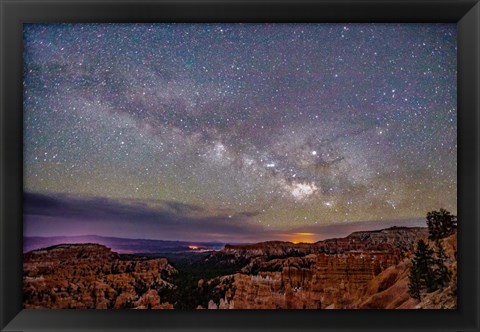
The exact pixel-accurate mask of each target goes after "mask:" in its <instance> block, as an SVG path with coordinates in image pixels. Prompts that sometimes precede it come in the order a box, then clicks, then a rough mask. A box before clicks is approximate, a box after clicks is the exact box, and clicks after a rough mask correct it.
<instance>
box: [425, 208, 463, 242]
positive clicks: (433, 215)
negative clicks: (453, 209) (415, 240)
mask: <svg viewBox="0 0 480 332" xmlns="http://www.w3.org/2000/svg"><path fill="white" fill-rule="evenodd" d="M427 226H428V233H429V236H428V238H429V239H430V240H438V239H442V238H444V237H447V236H449V235H450V234H452V232H453V230H454V229H455V228H456V227H457V217H456V216H454V215H453V214H451V213H450V212H448V211H447V210H445V209H440V211H431V212H428V213H427Z"/></svg>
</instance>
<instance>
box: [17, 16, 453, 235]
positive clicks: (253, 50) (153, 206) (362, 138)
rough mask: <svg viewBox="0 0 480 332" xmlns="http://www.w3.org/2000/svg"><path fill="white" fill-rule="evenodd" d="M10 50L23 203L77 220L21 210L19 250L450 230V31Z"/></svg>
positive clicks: (176, 28)
mask: <svg viewBox="0 0 480 332" xmlns="http://www.w3.org/2000/svg"><path fill="white" fill-rule="evenodd" d="M24 46H25V52H24V60H25V61H24V143H25V144H24V167H25V169H24V183H25V192H26V193H27V194H29V195H31V196H34V197H37V198H38V197H41V199H43V200H47V201H55V202H56V204H57V205H58V204H63V205H62V206H69V205H68V204H70V205H71V206H72V211H73V212H75V211H77V212H75V213H73V212H72V213H69V210H68V209H65V211H63V210H62V213H61V214H60V213H57V214H56V213H53V212H48V210H45V211H43V210H42V211H43V215H42V214H40V213H38V211H37V212H35V211H31V215H30V217H29V218H26V232H27V233H28V234H29V235H35V234H37V233H38V234H41V235H51V234H56V233H55V230H61V231H59V232H61V233H62V234H67V233H68V232H69V230H71V232H72V233H75V234H77V233H83V234H85V233H101V234H102V235H108V234H115V235H122V236H129V235H131V236H137V237H138V236H141V237H148V238H170V237H175V238H179V239H190V238H195V237H197V238H201V239H207V240H210V239H215V240H225V241H227V240H237V241H249V240H251V239H253V238H255V239H270V238H272V237H279V238H281V237H282V236H283V234H285V232H286V233H288V232H289V231H291V230H305V229H307V230H310V231H312V230H315V229H316V228H315V227H321V226H322V227H323V226H328V227H332V225H336V224H343V223H353V224H355V223H357V222H373V221H379V222H382V221H385V222H388V221H392V220H412V219H419V218H420V219H421V218H424V216H425V215H426V213H427V212H428V211H430V210H432V209H439V208H441V207H443V208H447V209H448V210H450V211H451V212H453V213H456V209H457V190H456V185H457V180H456V172H457V158H456V154H457V135H456V131H457V112H456V26H455V25H454V24H74V25H66V24H49V25H40V24H30V25H26V26H25V29H24ZM92 202H95V204H94V205H95V207H96V208H97V209H100V210H101V206H102V203H99V202H104V203H105V204H106V205H109V206H116V205H114V204H118V206H119V207H118V208H119V209H120V210H122V207H123V208H124V209H127V210H128V211H130V212H131V211H134V213H133V214H132V213H126V214H124V215H123V217H122V214H121V213H116V214H115V213H111V212H112V211H111V210H108V211H100V212H102V213H101V214H103V215H104V218H101V217H97V218H94V217H93V216H92V215H91V214H85V215H82V213H80V212H78V211H80V210H82V209H81V208H79V206H83V209H84V210H87V208H88V207H89V206H90V205H91V203H92ZM89 204H90V205H89ZM34 205H35V204H34ZM37 205H39V204H37ZM54 205H55V204H54ZM99 206H100V207H99ZM52 209H53V208H52ZM142 211H143V212H142ZM145 211H147V212H148V213H146V212H145ZM165 211H169V214H167V216H166V215H165ZM70 214H71V215H70ZM39 215H40V216H39ZM126 215H128V218H126V217H125V216H126ZM173 215H174V216H175V217H172V216H173ZM32 216H37V217H36V218H34V217H32ZM38 216H39V217H38ZM163 217H165V218H163ZM127 219H128V220H127ZM166 219H168V222H164V220H166ZM46 220H48V221H46ZM66 220H67V221H68V223H67V222H66ZM172 220H175V222H172ZM81 222H84V223H85V222H87V224H88V222H90V223H89V224H88V225H90V226H88V227H89V228H88V229H83V230H82V226H81V224H80V223H81ZM67 224H68V227H67V226H65V225H67ZM84 225H85V224H84ZM192 225H194V227H192ZM202 225H204V226H202ZM62 227H64V228H62ZM83 227H86V226H83ZM202 227H203V228H202ZM318 229H321V228H318ZM73 230H75V231H73ZM189 230H190V231H189ZM255 234H256V235H258V234H261V235H258V236H257V237H255V236H256V235H255ZM305 234H308V233H305ZM312 234H316V233H315V232H314V231H313V233H312Z"/></svg>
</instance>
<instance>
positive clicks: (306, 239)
mask: <svg viewBox="0 0 480 332" xmlns="http://www.w3.org/2000/svg"><path fill="white" fill-rule="evenodd" d="M315 235H316V234H315V233H293V234H292V240H290V242H292V243H293V244H298V243H314V242H315V240H314V239H313V238H312V237H313V236H315Z"/></svg>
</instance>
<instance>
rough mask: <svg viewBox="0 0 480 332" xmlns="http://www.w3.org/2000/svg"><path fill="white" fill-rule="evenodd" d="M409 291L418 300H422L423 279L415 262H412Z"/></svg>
mask: <svg viewBox="0 0 480 332" xmlns="http://www.w3.org/2000/svg"><path fill="white" fill-rule="evenodd" d="M408 281H409V283H408V293H409V294H410V296H411V297H413V298H414V299H415V300H417V301H419V302H420V301H421V300H422V297H421V294H420V291H421V289H422V280H421V275H420V270H419V269H418V266H417V264H416V263H415V262H413V263H412V267H411V268H410V274H409V275H408Z"/></svg>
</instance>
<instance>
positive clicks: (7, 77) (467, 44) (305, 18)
mask: <svg viewBox="0 0 480 332" xmlns="http://www.w3.org/2000/svg"><path fill="white" fill-rule="evenodd" d="M0 11H1V16H0V22H1V68H0V73H1V89H0V102H1V111H0V123H1V129H0V133H1V148H0V160H1V164H0V171H1V172H0V177H1V178H0V183H1V192H0V198H1V199H0V212H1V215H0V216H1V221H0V236H1V239H0V264H1V274H0V328H1V330H2V331H34V330H35V331H90V330H105V331H113V330H115V331H117V330H118V331H129V330H130V331H133V330H138V331H145V330H148V331H151V330H156V331H187V330H188V331H196V330H199V331H200V330H231V331H240V330H248V331H273V330H282V331H302V330H305V331H307V330H308V331H313V330H315V331H414V330H419V331H480V330H479V326H480V324H479V316H478V313H479V311H480V307H479V290H480V275H479V252H480V250H479V248H480V246H479V243H480V236H479V230H480V228H479V225H478V224H479V213H478V204H479V174H478V168H479V135H478V133H479V129H480V127H479V119H480V117H479V115H480V98H479V92H480V74H479V73H480V72H479V70H480V65H479V62H480V4H479V3H478V0H383V1H380V0H336V1H335V0H316V1H310V0H307V1H306V0H299V1H294V0H270V1H269V0H261V1H251V0H244V1H238V0H230V1H227V0H196V1H195V0H176V1H175V0H139V1H133V0H128V1H122V0H120V1H107V0H97V1H92V0H64V1H56V0H35V1H32V0H25V1H19V0H0ZM47 22H350V23H354V22H383V23H386V22H420V23H430V22H456V23H457V27H458V86H457V89H458V198H459V199H458V220H459V226H458V228H459V231H458V240H459V244H458V245H459V249H458V252H459V256H458V262H459V270H458V271H459V272H458V309H456V310H405V311H400V310H370V311H366V310H322V311H312V310H303V311H302V310H290V311H282V310H275V311H273V310H261V311H254V310H250V311H244V310H232V311H223V310H218V311H215V310H213V311H212V310H198V311H177V310H174V311H171V310H165V311H164V310H160V311H156V310H152V311H148V310H24V309H22V224H23V223H22V197H23V182H22V165H23V161H22V152H23V149H22V140H23V130H22V116H23V115H22V72H23V62H22V43H23V39H22V37H23V36H22V29H23V28H22V24H23V23H47Z"/></svg>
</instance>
